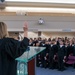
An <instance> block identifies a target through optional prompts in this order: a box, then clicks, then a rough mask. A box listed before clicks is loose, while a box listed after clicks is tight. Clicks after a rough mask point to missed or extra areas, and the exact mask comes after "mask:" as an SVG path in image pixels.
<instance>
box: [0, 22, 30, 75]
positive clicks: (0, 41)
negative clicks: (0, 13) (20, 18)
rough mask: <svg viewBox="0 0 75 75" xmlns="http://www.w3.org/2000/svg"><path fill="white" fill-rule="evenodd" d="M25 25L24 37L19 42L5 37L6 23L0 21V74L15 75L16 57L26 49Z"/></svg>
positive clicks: (25, 28) (25, 29) (27, 42)
mask: <svg viewBox="0 0 75 75" xmlns="http://www.w3.org/2000/svg"><path fill="white" fill-rule="evenodd" d="M28 44H29V40H28V38H27V26H26V25H25V27H24V39H23V40H22V41H21V42H20V41H18V40H15V39H14V38H8V37H7V27H6V24H5V23H3V22H0V75H17V61H16V60H15V59H16V58H17V57H19V56H21V55H22V54H23V53H24V52H25V51H26V49H27V46H28Z"/></svg>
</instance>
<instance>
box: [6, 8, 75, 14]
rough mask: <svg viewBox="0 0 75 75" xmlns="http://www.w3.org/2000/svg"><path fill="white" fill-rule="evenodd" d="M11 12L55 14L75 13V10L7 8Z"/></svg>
mask: <svg viewBox="0 0 75 75" xmlns="http://www.w3.org/2000/svg"><path fill="white" fill-rule="evenodd" d="M5 10H6V11H10V12H14V11H16V12H18V11H20V12H55V13H75V9H70V8H40V7H6V9H5Z"/></svg>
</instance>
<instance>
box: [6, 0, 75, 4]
mask: <svg viewBox="0 0 75 75" xmlns="http://www.w3.org/2000/svg"><path fill="white" fill-rule="evenodd" d="M6 1H14V2H48V3H72V4H75V0H6Z"/></svg>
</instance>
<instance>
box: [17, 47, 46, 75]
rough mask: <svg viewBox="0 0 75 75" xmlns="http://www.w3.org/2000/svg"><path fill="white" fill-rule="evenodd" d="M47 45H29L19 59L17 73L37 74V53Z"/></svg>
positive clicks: (20, 74)
mask: <svg viewBox="0 0 75 75" xmlns="http://www.w3.org/2000/svg"><path fill="white" fill-rule="evenodd" d="M43 50H45V47H29V50H27V51H26V52H24V53H23V55H21V56H20V57H18V58H16V60H17V75H36V69H35V68H36V61H35V60H36V55H37V54H39V53H40V52H42V51H43Z"/></svg>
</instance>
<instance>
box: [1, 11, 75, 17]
mask: <svg viewBox="0 0 75 75" xmlns="http://www.w3.org/2000/svg"><path fill="white" fill-rule="evenodd" d="M3 15H7V16H17V14H16V12H5V11H4V12H0V16H3ZM19 15H20V14H19ZM23 16H75V14H71V13H49V12H26V14H25V15H23Z"/></svg>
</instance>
